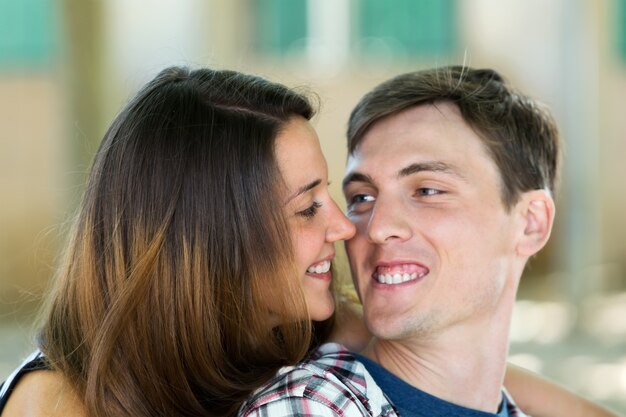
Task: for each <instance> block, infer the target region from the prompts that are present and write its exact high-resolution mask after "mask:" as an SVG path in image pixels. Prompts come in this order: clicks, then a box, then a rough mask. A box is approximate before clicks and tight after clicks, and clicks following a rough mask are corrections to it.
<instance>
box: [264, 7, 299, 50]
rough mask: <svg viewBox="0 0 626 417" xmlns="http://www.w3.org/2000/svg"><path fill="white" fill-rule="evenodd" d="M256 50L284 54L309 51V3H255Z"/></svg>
mask: <svg viewBox="0 0 626 417" xmlns="http://www.w3.org/2000/svg"><path fill="white" fill-rule="evenodd" d="M255 5H256V13H255V15H256V25H257V28H256V29H257V30H256V34H257V48H258V49H259V51H260V52H262V53H266V54H277V55H284V54H287V53H289V52H292V51H294V50H304V49H305V48H306V37H307V0H256V2H255Z"/></svg>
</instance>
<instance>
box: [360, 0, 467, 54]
mask: <svg viewBox="0 0 626 417" xmlns="http://www.w3.org/2000/svg"><path fill="white" fill-rule="evenodd" d="M357 4H358V5H359V27H358V33H359V36H360V38H361V39H364V40H365V41H364V42H360V44H361V45H362V50H361V52H364V53H366V54H370V53H374V54H375V53H376V50H375V48H374V47H373V46H374V45H376V43H377V42H371V41H372V40H380V41H382V42H384V43H385V45H386V46H387V47H388V48H391V51H392V52H395V53H405V54H407V55H408V56H432V55H446V54H450V53H452V52H453V50H454V48H455V46H456V38H457V32H456V26H457V18H456V1H455V0H361V1H360V2H358V3H357ZM368 39H369V40H370V42H368V41H367V40H368Z"/></svg>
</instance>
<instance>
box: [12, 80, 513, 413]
mask: <svg viewBox="0 0 626 417" xmlns="http://www.w3.org/2000/svg"><path fill="white" fill-rule="evenodd" d="M313 113H314V111H313V108H312V106H311V104H310V103H309V101H308V100H307V99H306V98H305V97H304V96H302V95H300V94H298V93H296V92H294V91H292V90H289V89H287V88H286V87H284V86H282V85H279V84H275V83H272V82H269V81H267V80H264V79H262V78H259V77H255V76H252V75H247V74H241V73H237V72H233V71H213V70H210V69H198V70H194V71H191V70H189V69H186V68H169V69H166V70H164V71H163V72H161V73H160V74H159V75H158V76H157V77H156V78H155V79H154V80H152V81H151V82H149V83H148V84H147V85H146V86H145V87H144V88H143V89H142V90H141V91H140V92H139V93H138V94H137V96H136V97H135V98H134V99H132V100H131V101H130V103H128V105H127V106H126V107H125V108H124V109H123V110H122V111H121V113H120V114H119V115H118V116H117V117H116V118H115V120H114V121H113V123H112V125H111V127H110V128H109V130H108V132H107V133H106V135H105V137H104V139H103V141H102V144H101V145H100V148H99V150H98V152H97V154H96V156H95V160H94V163H93V167H92V170H91V174H90V177H89V179H88V183H87V187H86V191H85V196H84V199H83V203H82V204H81V206H80V209H79V213H78V216H77V218H76V221H75V224H74V228H73V230H72V232H71V233H70V240H69V244H68V246H67V250H66V254H65V257H64V261H63V264H62V267H61V268H60V270H59V272H58V276H57V277H56V283H55V287H54V289H53V291H52V292H51V294H50V296H49V299H48V303H47V308H46V314H45V319H44V321H43V326H42V330H41V332H40V334H39V339H38V342H39V349H40V352H36V353H35V354H34V355H33V357H32V358H30V360H29V361H28V365H27V366H25V367H22V368H20V369H18V370H17V371H16V373H15V375H13V376H12V377H11V378H10V380H8V381H7V382H6V383H5V385H4V386H3V387H2V389H0V413H1V415H2V417H6V416H16V415H20V416H22V415H32V416H41V415H45V416H70V417H71V416H95V417H103V416H133V417H138V416H204V415H207V416H209V415H234V414H236V413H237V411H238V410H239V408H240V407H241V405H242V404H243V403H244V401H245V400H246V398H247V397H248V396H249V395H250V394H251V393H252V392H253V391H254V390H255V389H257V388H258V387H260V386H262V385H263V384H265V383H266V382H267V381H269V380H270V379H271V378H272V377H273V376H274V375H275V374H276V372H277V371H279V370H280V369H281V367H283V366H285V365H293V364H295V363H297V362H298V361H300V360H302V359H303V358H305V357H306V356H307V355H308V354H309V352H311V349H312V348H314V347H316V346H317V345H319V344H320V342H321V341H324V340H326V338H327V337H328V334H329V331H330V328H331V326H330V325H331V324H332V323H331V321H332V320H331V317H332V315H333V311H334V302H333V297H332V293H331V290H330V286H331V282H332V278H333V277H332V269H331V267H330V266H331V262H332V259H333V257H334V254H335V252H334V248H333V243H334V242H335V241H337V240H341V239H347V238H350V237H351V236H352V234H353V233H354V227H353V226H352V225H351V224H350V223H349V222H348V221H347V219H346V218H345V217H344V216H343V214H342V213H341V212H340V210H339V209H338V208H337V206H336V204H335V202H334V201H333V200H332V199H331V197H330V196H329V194H328V189H327V183H328V178H327V169H326V162H325V160H324V157H323V155H322V153H321V150H320V146H319V142H318V139H317V136H316V134H315V131H314V130H313V128H312V127H311V125H310V124H309V122H308V120H309V119H310V118H311V116H312V115H313ZM357 339H358V337H357ZM9 394H10V395H9ZM514 394H515V393H514ZM3 407H4V409H3Z"/></svg>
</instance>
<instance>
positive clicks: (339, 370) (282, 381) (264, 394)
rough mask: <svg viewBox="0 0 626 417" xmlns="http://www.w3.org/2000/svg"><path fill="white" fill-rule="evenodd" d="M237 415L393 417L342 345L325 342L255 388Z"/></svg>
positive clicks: (379, 393)
mask: <svg viewBox="0 0 626 417" xmlns="http://www.w3.org/2000/svg"><path fill="white" fill-rule="evenodd" d="M240 415H245V416H254V415H329V416H330V415H339V416H341V415H371V416H395V415H396V414H395V411H394V410H393V407H392V406H391V404H390V403H389V401H388V400H387V398H386V397H385V395H384V394H383V393H382V391H381V389H380V388H379V387H378V385H376V383H375V382H374V380H373V379H372V377H371V376H370V375H369V373H368V372H367V370H366V369H365V367H364V366H363V364H361V363H360V362H359V361H358V360H357V359H356V358H355V357H354V356H353V355H352V354H351V353H350V352H349V351H348V350H346V349H345V348H344V347H343V346H341V345H338V344H333V343H328V344H324V345H322V346H320V347H319V348H318V349H317V350H315V351H314V352H313V353H312V354H311V355H310V356H309V358H307V359H306V360H304V361H302V362H300V363H298V364H297V365H295V366H289V367H284V368H282V369H281V370H280V371H279V372H278V373H277V374H276V376H275V377H274V378H272V380H270V381H269V382H268V383H267V384H266V385H264V386H263V387H261V388H260V389H258V390H257V391H256V392H255V393H254V394H253V395H252V396H251V397H250V399H249V400H248V401H247V402H246V403H245V404H244V406H243V407H242V408H241V410H240Z"/></svg>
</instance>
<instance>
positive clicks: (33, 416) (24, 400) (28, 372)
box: [0, 352, 86, 417]
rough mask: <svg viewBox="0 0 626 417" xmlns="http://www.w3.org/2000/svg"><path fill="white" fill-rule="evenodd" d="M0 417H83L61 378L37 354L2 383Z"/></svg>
mask: <svg viewBox="0 0 626 417" xmlns="http://www.w3.org/2000/svg"><path fill="white" fill-rule="evenodd" d="M0 401H1V402H2V406H0V417H13V416H20V417H39V416H46V417H55V416H69V417H83V416H85V415H86V413H85V412H84V407H83V404H82V402H81V401H80V399H79V397H78V396H77V395H76V393H75V391H74V389H73V388H72V387H71V385H70V384H69V382H68V381H67V380H66V378H65V377H63V375H61V374H60V373H59V372H57V371H52V370H49V367H48V366H47V364H46V363H45V360H44V358H43V356H42V355H41V353H38V352H36V353H35V354H33V355H32V356H31V357H29V359H27V361H26V362H25V363H24V364H22V366H20V368H18V369H17V370H16V371H15V372H14V373H13V374H12V375H11V376H10V377H9V379H7V381H5V383H4V384H3V386H2V390H1V392H0Z"/></svg>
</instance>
